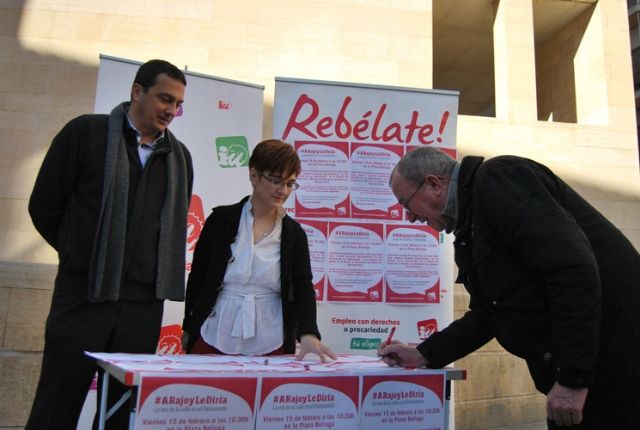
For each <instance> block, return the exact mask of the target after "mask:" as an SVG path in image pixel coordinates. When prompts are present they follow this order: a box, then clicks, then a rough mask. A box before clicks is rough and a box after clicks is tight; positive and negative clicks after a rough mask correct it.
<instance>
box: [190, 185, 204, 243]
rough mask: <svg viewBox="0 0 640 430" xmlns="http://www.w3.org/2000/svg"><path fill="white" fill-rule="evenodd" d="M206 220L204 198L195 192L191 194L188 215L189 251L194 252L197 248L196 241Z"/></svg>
mask: <svg viewBox="0 0 640 430" xmlns="http://www.w3.org/2000/svg"><path fill="white" fill-rule="evenodd" d="M204 221H205V219H204V208H203V207H202V199H201V198H200V196H199V195H197V194H194V195H192V196H191V204H190V205H189V214H188V215H187V252H193V251H194V250H195V248H196V242H197V241H198V238H199V237H200V232H202V228H203V227H204Z"/></svg>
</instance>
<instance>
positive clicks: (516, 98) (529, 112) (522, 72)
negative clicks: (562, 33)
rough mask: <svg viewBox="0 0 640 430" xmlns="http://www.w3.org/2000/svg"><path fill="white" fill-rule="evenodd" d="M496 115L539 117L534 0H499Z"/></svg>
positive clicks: (495, 29)
mask: <svg viewBox="0 0 640 430" xmlns="http://www.w3.org/2000/svg"><path fill="white" fill-rule="evenodd" d="M493 56H494V67H495V80H496V82H495V85H496V118H499V119H504V120H509V121H514V122H530V121H535V120H536V119H537V115H538V114H537V108H536V65H535V44H534V33H533V5H532V0H500V1H499V2H498V3H497V6H496V18H495V21H494V24H493Z"/></svg>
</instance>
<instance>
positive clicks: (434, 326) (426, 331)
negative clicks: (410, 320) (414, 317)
mask: <svg viewBox="0 0 640 430" xmlns="http://www.w3.org/2000/svg"><path fill="white" fill-rule="evenodd" d="M417 326H418V337H420V339H422V340H424V339H426V338H428V337H429V336H431V335H432V334H434V333H435V332H437V331H438V322H437V321H436V319H435V318H432V319H428V320H422V321H418V323H417Z"/></svg>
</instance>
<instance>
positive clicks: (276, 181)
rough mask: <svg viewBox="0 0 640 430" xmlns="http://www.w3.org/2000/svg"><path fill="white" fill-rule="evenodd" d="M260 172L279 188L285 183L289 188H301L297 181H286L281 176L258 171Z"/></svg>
mask: <svg viewBox="0 0 640 430" xmlns="http://www.w3.org/2000/svg"><path fill="white" fill-rule="evenodd" d="M258 174H259V175H260V176H262V177H263V178H265V179H266V180H267V181H269V182H271V183H272V184H273V185H275V186H276V187H278V188H280V187H281V186H283V185H284V186H285V187H287V189H288V190H297V189H298V188H300V184H298V183H297V182H296V181H289V182H285V180H284V179H282V178H281V177H279V176H271V175H265V174H264V173H258Z"/></svg>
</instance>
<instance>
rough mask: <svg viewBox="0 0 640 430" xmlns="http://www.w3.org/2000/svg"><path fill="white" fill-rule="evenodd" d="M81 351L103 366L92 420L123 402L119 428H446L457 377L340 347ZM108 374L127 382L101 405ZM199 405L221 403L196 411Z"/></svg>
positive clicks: (103, 417) (458, 373) (449, 371)
mask: <svg viewBox="0 0 640 430" xmlns="http://www.w3.org/2000/svg"><path fill="white" fill-rule="evenodd" d="M87 354H88V355H89V356H90V357H93V358H94V359H96V361H97V363H98V365H99V366H100V367H101V368H102V369H104V371H105V372H104V374H103V379H102V392H101V404H100V405H99V429H100V430H103V429H104V428H105V427H104V426H105V422H106V420H107V419H108V418H109V417H110V416H111V415H112V414H113V413H114V412H115V411H116V410H118V408H120V407H125V404H128V407H129V410H130V420H129V429H134V428H135V429H136V430H137V429H139V428H140V429H143V430H144V429H154V430H155V429H163V430H165V429H166V430H180V429H186V428H188V429H194V430H196V429H201V430H209V429H215V430H218V429H220V430H227V429H229V430H235V429H240V428H242V429H247V428H250V429H254V428H255V429H260V430H262V429H267V428H273V429H275V428H278V429H280V428H282V429H304V428H322V427H326V428H333V429H339V428H350V429H353V428H367V429H373V428H376V430H377V429H382V428H393V430H402V429H404V428H416V424H421V422H424V423H425V426H424V427H422V428H441V429H447V428H448V424H449V412H450V406H449V403H450V395H451V382H452V381H454V380H462V379H465V378H466V372H465V371H464V370H461V369H456V368H445V369H441V370H435V369H403V368H397V367H394V368H392V367H388V366H387V365H386V364H384V363H383V362H381V361H380V360H378V359H376V358H375V357H365V356H355V355H347V354H340V355H339V356H338V360H336V361H335V362H329V363H320V362H318V361H313V360H309V361H306V360H305V361H303V362H299V361H295V360H294V356H272V357H238V356H223V355H175V356H168V355H167V356H159V355H145V354H108V353H87ZM109 376H113V377H114V378H116V379H117V380H118V381H120V382H121V383H123V384H124V385H127V386H129V387H131V390H129V391H128V392H127V393H126V394H125V395H124V396H123V397H122V398H121V399H120V401H119V402H118V403H117V404H115V405H114V406H113V407H112V408H111V409H110V410H109V411H107V410H106V408H107V405H106V399H107V393H108V390H109ZM185 390H186V391H185ZM141 393H142V396H141V395H140V394H141ZM221 393H222V395H220V394H221ZM141 399H142V400H141ZM145 399H146V400H147V402H146V403H145ZM217 399H223V400H224V401H225V402H226V403H225V404H224V405H223V406H220V405H215V403H216V402H219V401H222V400H217ZM163 402H164V404H163ZM190 403H191V404H190ZM198 403H201V405H200V406H198ZM205 403H206V405H205ZM209 406H210V408H209V409H208V410H209V411H214V410H221V411H222V412H219V413H218V412H196V408H199V410H202V409H203V408H204V409H206V408H207V407H209ZM305 408H307V409H305ZM199 414H203V415H199ZM196 416H200V417H201V419H200V420H199V419H198V418H195V417H196ZM142 417H147V418H145V420H146V421H144V423H143V421H142ZM191 417H193V418H191ZM216 417H217V418H216ZM136 421H137V423H138V426H137V427H136ZM154 422H157V423H161V422H165V424H158V425H153V423H154ZM180 422H184V423H187V425H184V426H181V425H180ZM427 422H438V423H441V425H440V424H438V425H437V426H432V427H429V426H428V425H427V424H426V423H427ZM188 423H192V424H188ZM193 423H196V424H193ZM198 423H200V424H198Z"/></svg>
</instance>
